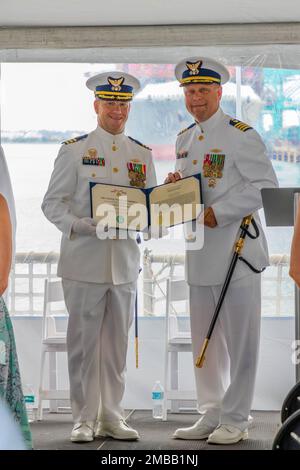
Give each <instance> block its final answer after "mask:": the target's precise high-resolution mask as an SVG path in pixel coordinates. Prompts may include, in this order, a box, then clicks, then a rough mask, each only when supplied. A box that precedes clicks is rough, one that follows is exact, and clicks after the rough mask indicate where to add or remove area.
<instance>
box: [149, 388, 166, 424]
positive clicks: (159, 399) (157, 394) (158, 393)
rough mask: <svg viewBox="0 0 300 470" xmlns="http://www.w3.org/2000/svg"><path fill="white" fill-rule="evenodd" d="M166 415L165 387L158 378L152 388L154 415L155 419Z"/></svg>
mask: <svg viewBox="0 0 300 470" xmlns="http://www.w3.org/2000/svg"><path fill="white" fill-rule="evenodd" d="M163 415H164V388H163V386H162V384H161V383H160V381H159V380H157V381H156V382H155V384H154V387H153V389H152V416H153V418H154V419H163Z"/></svg>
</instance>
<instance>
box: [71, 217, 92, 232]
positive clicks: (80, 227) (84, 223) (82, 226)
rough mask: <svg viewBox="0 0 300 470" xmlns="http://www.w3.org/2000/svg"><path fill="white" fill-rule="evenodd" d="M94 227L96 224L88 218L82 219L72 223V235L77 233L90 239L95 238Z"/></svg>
mask: <svg viewBox="0 0 300 470" xmlns="http://www.w3.org/2000/svg"><path fill="white" fill-rule="evenodd" d="M96 225H97V223H96V222H95V221H94V220H93V219H91V218H90V217H83V218H82V219H78V220H76V221H75V222H74V223H73V225H72V231H73V233H77V235H89V236H91V237H95V236H96Z"/></svg>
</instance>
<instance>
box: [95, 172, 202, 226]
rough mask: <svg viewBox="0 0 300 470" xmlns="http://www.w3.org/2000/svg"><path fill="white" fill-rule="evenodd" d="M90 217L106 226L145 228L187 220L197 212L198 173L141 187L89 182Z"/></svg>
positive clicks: (194, 216) (176, 223)
mask: <svg viewBox="0 0 300 470" xmlns="http://www.w3.org/2000/svg"><path fill="white" fill-rule="evenodd" d="M90 197H91V217H92V218H93V219H94V220H95V221H96V222H100V223H101V224H103V225H105V226H108V227H109V228H117V229H125V230H135V231H140V232H142V231H146V230H148V228H149V226H152V227H157V228H159V227H166V228H168V227H172V226H174V225H178V224H182V223H186V222H191V221H193V220H195V219H196V218H197V217H198V215H199V214H200V212H201V205H202V192H201V175H200V174H197V175H193V176H188V177H187V178H182V179H180V180H179V181H177V182H176V183H167V184H162V185H159V186H155V187H153V188H148V189H142V188H136V187H131V186H116V185H113V184H105V183H91V182H90Z"/></svg>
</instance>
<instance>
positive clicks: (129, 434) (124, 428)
mask: <svg viewBox="0 0 300 470" xmlns="http://www.w3.org/2000/svg"><path fill="white" fill-rule="evenodd" d="M95 437H112V438H113V439H119V440H124V441H136V440H137V439H139V438H140V436H139V433H138V432H137V431H136V430H135V429H132V428H131V427H130V426H129V425H128V424H127V423H126V421H123V420H120V421H119V422H117V423H116V422H114V423H110V422H102V421H100V422H99V423H98V425H97V428H96V432H95Z"/></svg>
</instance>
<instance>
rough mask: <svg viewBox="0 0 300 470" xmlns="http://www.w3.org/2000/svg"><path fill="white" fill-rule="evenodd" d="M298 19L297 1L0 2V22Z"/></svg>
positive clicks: (73, 23) (59, 23) (161, 22)
mask: <svg viewBox="0 0 300 470" xmlns="http://www.w3.org/2000/svg"><path fill="white" fill-rule="evenodd" d="M290 21H293V22H295V21H300V6H299V0H285V1H282V0H214V1H213V2H207V0H189V1H188V2H183V1H182V0H170V1H166V0H126V1H124V0H114V1H113V2H108V1H107V0H105V1H104V0H51V1H49V0H26V1H24V0H0V26H8V27H13V26H102V25H106V26H115V25H176V24H213V23H215V24H216V23H262V22H290Z"/></svg>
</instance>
